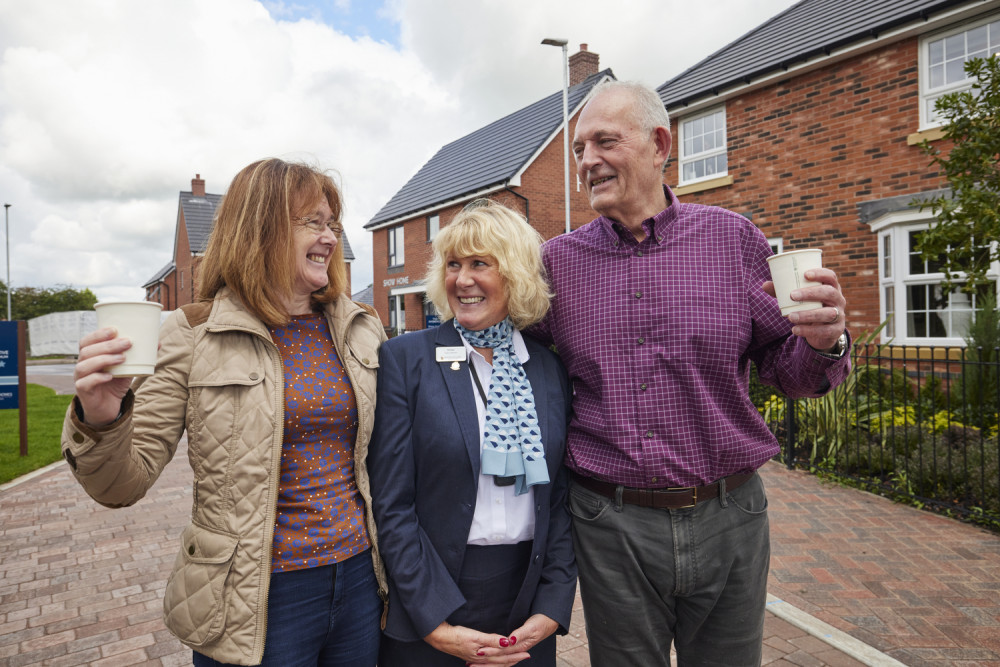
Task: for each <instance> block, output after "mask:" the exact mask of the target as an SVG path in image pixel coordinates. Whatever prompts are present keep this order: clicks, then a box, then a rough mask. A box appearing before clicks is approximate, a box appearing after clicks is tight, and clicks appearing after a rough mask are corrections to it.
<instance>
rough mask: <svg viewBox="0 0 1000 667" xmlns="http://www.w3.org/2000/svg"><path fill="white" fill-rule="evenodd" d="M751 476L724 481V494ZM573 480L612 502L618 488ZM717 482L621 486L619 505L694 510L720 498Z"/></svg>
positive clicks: (579, 477)
mask: <svg viewBox="0 0 1000 667" xmlns="http://www.w3.org/2000/svg"><path fill="white" fill-rule="evenodd" d="M753 476H754V473H752V472H750V473H740V474H737V475H730V476H729V477H725V478H723V480H725V482H726V491H732V490H734V489H736V488H738V487H739V486H740V485H742V484H743V483H744V482H746V481H747V480H748V479H750V478H751V477H753ZM573 480H574V481H575V482H576V483H577V484H579V485H580V486H582V487H583V488H585V489H589V490H591V491H593V492H594V493H599V494H601V495H602V496H604V497H606V498H611V499H612V500H614V498H615V495H616V491H617V489H618V485H616V484H611V483H610V482H602V481H601V480H599V479H594V478H593V477H584V476H583V475H580V474H578V473H573ZM723 480H719V482H713V483H712V484H706V485H705V486H684V487H680V488H666V489H636V488H633V487H630V486H625V487H622V502H623V503H627V504H629V505H638V506H639V507H655V508H656V509H668V510H676V509H683V508H685V507H694V506H695V505H697V504H698V503H700V502H702V501H705V500H711V499H712V498H718V497H719V483H720V482H721V481H723Z"/></svg>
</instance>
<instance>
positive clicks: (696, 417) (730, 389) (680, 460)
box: [530, 187, 850, 488]
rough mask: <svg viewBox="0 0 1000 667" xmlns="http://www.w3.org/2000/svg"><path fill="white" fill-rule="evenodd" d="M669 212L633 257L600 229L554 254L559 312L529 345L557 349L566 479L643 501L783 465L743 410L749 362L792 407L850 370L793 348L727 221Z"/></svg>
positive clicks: (744, 233) (624, 239)
mask: <svg viewBox="0 0 1000 667" xmlns="http://www.w3.org/2000/svg"><path fill="white" fill-rule="evenodd" d="M664 189H665V191H666V194H667V196H668V198H669V200H670V205H669V206H668V207H667V208H666V209H665V210H663V211H661V212H660V213H659V214H657V215H656V216H655V217H653V218H650V219H648V220H646V221H644V222H643V228H644V229H645V231H646V238H645V239H644V240H643V241H642V243H637V242H636V240H635V237H633V236H632V234H631V233H629V232H628V231H627V230H626V229H625V228H624V227H622V226H621V225H620V224H619V223H617V222H613V221H612V220H610V219H608V218H605V217H600V218H597V219H596V220H594V221H593V222H591V223H589V224H587V225H586V226H584V227H581V228H580V229H578V230H576V231H574V232H572V233H570V234H565V235H562V236H558V237H556V238H554V239H551V240H550V241H548V242H547V243H546V244H545V246H544V248H543V253H544V258H545V265H546V268H547V270H548V273H549V279H550V281H551V284H552V290H553V292H554V293H555V298H554V299H553V301H552V309H551V310H550V312H549V314H548V315H547V316H546V318H545V320H543V321H542V322H541V323H540V324H539V325H536V326H535V327H534V328H532V329H531V330H530V333H531V334H533V335H535V336H537V337H539V338H541V339H542V340H543V341H545V342H547V343H554V344H555V346H556V349H557V351H558V352H559V354H560V356H561V357H562V360H563V363H564V364H565V365H566V368H567V369H568V371H569V375H570V378H571V380H572V383H573V389H574V398H573V408H574V417H573V421H572V423H571V424H570V431H569V439H568V443H567V461H566V462H567V465H568V466H569V467H570V469H572V470H574V471H576V472H578V473H580V474H582V475H586V476H590V477H596V478H598V479H602V480H605V481H608V482H612V483H615V484H623V485H625V486H632V487H640V488H662V487H669V486H697V485H702V484H708V483H711V482H714V481H716V480H718V479H719V478H721V477H724V476H726V475H731V474H735V473H738V472H749V471H753V470H756V469H757V468H759V467H760V466H761V465H763V464H764V463H765V462H766V461H767V460H768V459H770V458H771V457H773V456H774V455H775V454H776V453H777V452H778V443H777V440H776V439H775V437H774V435H773V434H772V433H771V432H770V431H769V430H768V428H767V425H766V424H765V423H764V421H763V419H762V418H761V416H760V413H758V411H757V409H756V408H755V407H754V405H753V403H751V402H750V398H749V395H748V392H747V386H748V381H749V370H750V361H753V362H754V363H755V364H756V365H757V370H758V374H759V376H760V379H761V380H762V381H763V382H765V383H767V384H770V385H773V386H775V387H778V388H779V389H781V391H783V392H784V393H785V394H787V395H789V396H792V397H800V396H818V395H821V394H823V393H825V392H826V391H828V390H829V389H830V388H831V387H833V386H836V385H837V384H839V383H840V382H841V381H842V380H843V379H844V377H845V376H846V375H847V373H848V372H849V370H850V355H845V356H844V357H843V358H842V359H839V360H833V359H830V358H828V357H824V356H822V355H820V354H819V353H817V352H816V351H814V350H813V349H812V348H811V347H809V345H808V344H807V343H806V341H805V339H803V338H800V337H798V336H794V335H792V334H791V325H790V324H789V322H788V320H787V319H785V318H784V317H782V316H781V313H780V311H779V310H778V305H777V301H775V299H774V298H773V297H771V296H769V295H767V294H766V293H765V292H764V291H763V290H762V289H761V285H762V284H763V283H764V282H765V281H767V280H770V279H771V276H770V273H769V271H768V268H767V261H766V258H767V257H768V256H769V255H770V254H771V249H770V246H769V245H768V243H767V240H766V239H765V238H764V236H763V234H761V232H760V230H758V229H757V228H756V227H754V225H753V224H752V223H751V222H750V221H748V220H746V219H745V218H743V217H741V216H739V215H737V214H735V213H733V212H731V211H727V210H725V209H721V208H717V207H711V206H701V205H696V204H681V203H680V202H679V201H678V200H677V198H676V197H675V196H674V194H673V193H672V192H670V189H669V188H666V187H665V188H664Z"/></svg>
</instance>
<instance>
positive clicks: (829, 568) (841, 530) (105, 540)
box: [0, 379, 1000, 667]
mask: <svg viewBox="0 0 1000 667" xmlns="http://www.w3.org/2000/svg"><path fill="white" fill-rule="evenodd" d="M31 381H36V380H34V379H32V380H31ZM68 391H71V389H68ZM762 474H763V476H764V482H765V485H766V486H767V488H768V497H769V502H770V521H771V536H772V545H771V548H772V557H771V575H770V579H769V582H768V588H769V591H770V593H771V594H772V595H774V596H776V597H777V598H779V599H780V600H782V601H783V602H784V603H788V604H790V605H792V606H794V607H796V608H797V609H799V610H802V611H804V612H806V613H807V614H809V615H811V616H812V617H814V618H815V619H819V620H820V621H823V622H825V623H826V624H828V625H829V626H832V627H833V628H835V629H836V630H839V631H842V632H843V633H846V634H847V635H849V636H850V637H853V638H855V639H858V640H861V642H864V644H867V645H868V646H870V647H874V648H875V649H877V650H878V651H881V652H882V653H883V654H885V655H886V656H891V658H894V659H895V660H897V661H899V663H902V664H905V665H913V666H922V665H928V666H934V667H945V666H952V665H957V666H962V667H971V666H973V665H976V666H980V665H984V666H985V665H993V666H997V667H1000V535H996V534H993V533H989V532H987V531H984V530H980V529H978V528H975V527H971V526H968V525H964V524H961V523H959V522H957V521H954V520H951V519H946V518H942V517H938V516H935V515H932V514H929V513H926V512H921V511H919V510H916V509H913V508H910V507H905V506H902V505H897V504H895V503H892V502H891V501H888V500H886V499H883V498H879V497H877V496H873V495H870V494H867V493H864V492H861V491H857V490H854V489H847V488H843V487H839V486H836V485H834V484H831V483H826V482H823V481H821V480H818V479H817V478H815V477H813V476H810V475H808V474H806V473H803V472H798V471H788V470H786V469H785V468H783V467H782V466H780V465H778V464H776V463H769V464H768V465H766V466H765V467H764V468H763V469H762ZM190 498H191V472H190V469H189V468H188V465H187V454H186V446H185V443H183V442H182V443H181V446H180V447H179V448H178V453H177V456H176V457H175V460H174V461H173V462H171V464H170V465H168V466H167V468H166V470H165V471H164V473H163V475H162V476H161V478H160V479H159V480H158V482H157V484H156V485H155V486H154V488H153V490H152V491H151V492H150V494H149V495H148V496H147V497H146V498H145V499H143V500H142V501H140V502H139V503H138V504H136V505H135V506H133V507H130V508H124V509H117V510H109V509H105V508H102V507H100V506H99V505H97V504H96V503H94V502H93V501H92V500H90V498H88V497H87V496H86V494H84V492H83V490H82V489H81V488H80V487H79V486H78V485H77V484H76V482H75V480H73V478H72V475H71V474H70V472H69V469H68V467H67V466H66V465H65V464H60V465H56V466H54V467H52V468H50V469H48V470H46V471H45V472H43V473H41V474H38V475H36V476H34V477H32V478H30V479H27V480H18V481H16V482H15V483H12V484H8V485H4V487H2V488H0V522H2V523H0V665H11V666H14V665H52V666H58V665H102V666H104V665H108V666H110V665H162V666H170V665H190V664H191V661H190V651H188V650H187V649H185V648H184V647H183V646H181V644H180V643H179V642H177V640H175V639H174V638H173V637H172V636H171V635H170V634H169V633H168V632H167V630H166V629H165V628H164V626H163V623H162V621H161V614H162V606H161V600H162V595H163V588H164V585H165V582H166V577H167V575H168V574H169V572H170V568H171V566H172V564H173V559H174V556H175V553H176V551H177V548H178V536H179V535H180V532H181V530H182V529H183V527H184V525H185V524H186V522H187V518H188V515H189V512H190V502H191V501H190ZM799 625H800V624H795V625H793V624H792V623H789V622H788V621H786V620H784V619H782V618H779V617H778V616H776V615H775V614H773V613H768V615H767V622H766V631H765V642H764V644H765V645H764V664H770V665H807V666H817V667H822V666H823V665H831V666H834V667H852V666H854V665H861V664H885V663H879V662H878V660H877V659H876V660H875V662H860V661H858V660H856V659H854V658H852V657H850V655H849V654H848V653H847V652H845V651H843V650H841V648H840V647H838V645H837V642H836V640H835V639H836V638H833V639H831V638H830V637H826V638H824V637H822V636H814V635H816V634H820V635H822V633H816V632H815V631H812V632H806V631H805V630H803V629H800V627H799ZM831 642H833V644H831ZM851 655H853V654H851ZM559 663H560V667H584V666H586V665H589V664H590V662H589V658H588V654H587V645H586V635H585V633H584V630H583V613H582V611H581V607H580V603H579V598H578V599H577V606H576V610H575V612H574V618H573V624H572V627H571V630H570V634H569V635H567V636H566V637H562V638H560V640H559ZM895 664H898V663H895ZM639 667H641V666H639Z"/></svg>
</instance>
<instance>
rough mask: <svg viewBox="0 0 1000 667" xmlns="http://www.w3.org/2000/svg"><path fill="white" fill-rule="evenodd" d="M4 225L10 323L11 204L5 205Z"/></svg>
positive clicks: (8, 318) (8, 316)
mask: <svg viewBox="0 0 1000 667" xmlns="http://www.w3.org/2000/svg"><path fill="white" fill-rule="evenodd" d="M3 224H4V232H3V233H4V237H5V238H6V240H7V321H8V322H10V321H11V320H10V292H11V289H10V204H4V205H3Z"/></svg>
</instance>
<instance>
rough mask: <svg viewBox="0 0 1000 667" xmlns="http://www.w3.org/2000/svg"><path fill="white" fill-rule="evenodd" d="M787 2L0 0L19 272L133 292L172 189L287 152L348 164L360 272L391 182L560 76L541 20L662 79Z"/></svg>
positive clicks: (146, 270)
mask: <svg viewBox="0 0 1000 667" xmlns="http://www.w3.org/2000/svg"><path fill="white" fill-rule="evenodd" d="M791 4H792V0H761V2H755V3H746V2H743V1H742V0H720V1H719V2H716V3H701V4H698V3H695V4H691V3H681V2H678V1H677V0H670V1H668V2H664V1H663V0H632V1H631V2H628V3H624V5H622V6H621V7H619V8H616V10H615V11H610V12H609V11H607V4H606V3H601V4H598V3H597V2H596V0H576V1H570V0H553V1H551V2H528V1H527V0H508V1H507V2H503V3H499V2H468V1H467V0H390V1H389V2H386V3H384V4H383V6H381V7H380V8H376V9H375V10H374V11H372V8H371V7H369V6H367V5H364V6H362V5H361V4H360V3H357V2H354V3H352V2H349V1H348V0H337V2H335V3H333V5H332V6H331V5H330V3H327V4H326V5H325V6H322V9H323V11H320V7H321V3H318V2H314V1H306V0H300V1H298V2H282V0H273V1H272V0H268V1H267V2H266V3H265V4H262V3H260V2H256V1H254V0H211V1H210V2H206V1H204V0H144V1H143V2H134V1H132V0H46V1H45V2H21V1H20V0H0V200H2V201H3V202H8V203H11V204H13V206H12V208H11V209H10V222H11V228H12V238H11V239H10V243H11V278H12V282H13V283H14V285H15V286H22V285H32V286H48V285H54V284H59V283H65V284H71V285H73V286H75V287H90V288H91V289H93V290H94V291H95V292H96V293H97V294H98V296H99V297H101V298H109V297H120V296H125V295H128V296H131V297H135V296H136V295H137V294H136V292H135V290H137V289H138V286H139V285H141V284H142V283H143V282H145V281H146V280H147V279H148V278H150V277H151V276H152V275H153V274H154V273H155V272H156V271H157V270H159V268H160V267H161V266H162V265H163V264H164V263H166V261H168V259H169V257H170V254H171V252H172V249H173V234H174V225H175V220H176V210H177V193H178V191H180V190H187V189H189V188H190V180H191V178H192V177H193V176H194V175H195V174H196V173H198V174H201V176H202V178H204V179H205V180H206V186H207V189H208V191H209V192H214V193H222V192H224V191H225V189H226V187H227V185H228V183H229V181H230V179H231V178H232V176H233V175H234V174H235V173H236V172H237V171H238V170H239V169H240V168H241V167H242V166H244V165H246V164H248V163H249V162H251V161H253V160H255V159H258V158H261V157H265V156H270V155H276V156H279V157H285V158H303V159H307V160H309V161H312V162H316V163H319V164H320V165H322V166H324V167H327V168H331V169H334V170H336V171H338V172H339V173H340V175H341V181H342V183H343V187H344V192H345V197H346V208H347V217H346V226H347V233H348V235H349V238H350V241H351V245H352V248H353V249H354V252H355V254H356V256H357V260H356V262H355V264H354V267H353V270H352V271H353V275H354V288H355V289H361V288H363V287H364V286H365V285H366V284H367V283H368V282H370V280H371V238H370V234H368V233H367V232H365V231H363V229H362V226H363V225H364V223H366V222H367V221H368V220H369V219H370V218H371V216H372V215H374V214H375V212H376V211H377V210H378V209H379V208H380V207H381V206H382V205H383V204H385V202H386V201H388V199H389V198H390V197H391V196H392V195H393V194H394V193H395V192H396V190H398V189H399V188H400V187H401V186H402V185H403V184H404V183H405V182H406V180H407V179H409V177H410V176H412V175H413V174H414V173H415V172H416V170H417V169H419V167H420V166H421V165H422V164H423V163H424V162H425V161H426V160H427V159H428V158H429V157H430V156H431V155H432V154H433V153H434V152H435V151H436V150H437V149H438V148H440V146H442V145H443V144H445V143H447V142H450V141H453V140H454V139H457V138H459V137H460V136H462V135H463V134H465V133H467V132H470V131H472V130H474V129H476V128H478V127H480V126H482V125H484V124H486V123H488V122H491V121H493V120H495V119H497V118H500V117H502V116H503V115H505V114H508V113H510V112H512V111H514V110H516V109H518V108H521V107H523V106H525V105H527V104H530V103H531V102H533V101H535V100H537V99H538V98H540V97H542V96H544V95H548V94H550V93H552V92H555V91H557V90H559V89H560V88H561V86H562V73H561V70H560V67H561V53H560V52H559V50H558V49H554V48H552V47H547V46H542V45H541V44H540V41H541V40H542V38H544V37H559V38H566V39H568V40H569V43H570V52H571V53H573V52H575V51H576V50H577V47H578V45H579V44H580V43H581V42H586V43H588V44H589V46H590V50H591V51H594V52H596V53H598V54H600V58H601V67H602V68H604V67H612V68H613V69H614V71H615V74H616V75H617V76H618V77H619V78H626V79H639V80H642V81H645V82H646V83H649V84H651V85H659V84H660V83H662V82H663V81H665V80H666V79H667V78H669V77H670V76H673V75H676V74H677V73H679V72H680V71H682V70H683V69H685V68H686V67H689V66H691V65H693V64H694V63H695V62H697V60H699V59H701V58H703V57H705V56H707V55H709V54H710V53H712V52H714V51H715V50H717V49H718V48H721V47H722V46H723V45H725V44H726V43H727V42H729V41H731V40H732V39H734V38H736V37H738V36H739V35H740V34H741V33H742V32H744V31H745V30H746V29H748V27H750V26H754V25H757V24H758V23H760V22H761V21H763V20H764V19H766V18H767V17H768V16H770V15H773V14H775V13H777V12H778V11H780V10H782V9H784V8H785V7H787V6H789V5H791ZM330 12H341V13H342V14H344V15H345V16H346V15H348V14H349V15H350V17H351V20H352V21H354V22H353V23H352V24H351V27H350V30H348V29H347V28H344V29H343V30H341V31H338V30H337V29H335V28H334V27H331V26H330V25H326V24H323V23H321V22H320V20H321V18H320V17H329V16H331V15H334V14H331V13H330ZM366 12H367V14H366ZM366 16H367V17H372V18H370V20H376V19H377V20H378V21H380V25H379V26H378V30H372V31H371V34H384V30H385V28H386V26H387V25H390V26H391V25H393V24H398V25H399V27H400V31H401V32H400V38H399V40H398V42H397V43H398V44H399V46H394V45H393V44H391V43H390V42H389V41H385V40H375V39H372V38H370V37H367V36H364V35H365V34H367V33H366V31H365V30H363V29H361V30H359V29H358V23H357V21H359V20H361V21H363V20H365V18H364V17H366ZM296 17H308V18H296ZM359 17H360V18H359ZM720 17H724V19H725V20H724V21H723V20H720ZM327 20H329V18H327ZM345 25H347V24H346V23H345ZM362 28H363V26H362ZM348 32H349V33H350V35H355V36H353V37H352V36H349V34H348ZM356 35H361V36H356ZM5 268H6V267H5ZM0 275H5V274H0Z"/></svg>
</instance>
